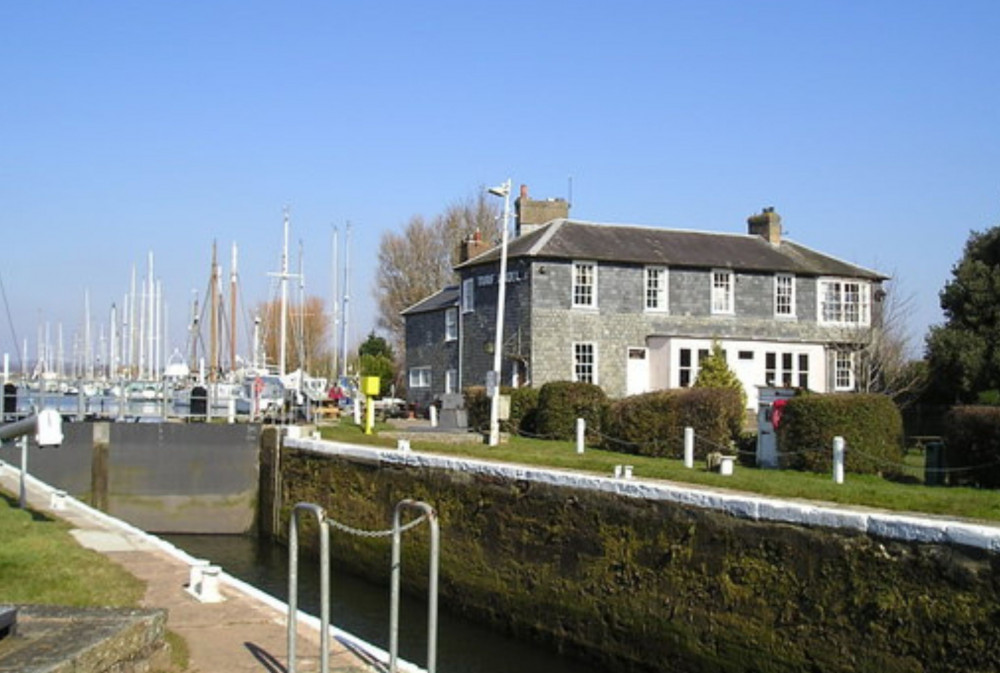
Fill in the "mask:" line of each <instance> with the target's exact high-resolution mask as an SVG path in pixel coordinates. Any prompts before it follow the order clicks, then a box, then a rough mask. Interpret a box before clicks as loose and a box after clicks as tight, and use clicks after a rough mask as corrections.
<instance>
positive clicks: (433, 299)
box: [400, 285, 458, 315]
mask: <svg viewBox="0 0 1000 673" xmlns="http://www.w3.org/2000/svg"><path fill="white" fill-rule="evenodd" d="M452 306H458V286H457V285H449V286H448V287H446V288H444V289H442V290H439V291H438V292H435V293H434V294H432V295H431V296H429V297H427V298H426V299H421V300H420V301H418V302H417V303H416V304H414V305H413V306H410V307H409V308H405V309H403V310H402V311H400V315H413V314H415V313H430V312H431V311H441V310H443V309H446V308H451V307H452Z"/></svg>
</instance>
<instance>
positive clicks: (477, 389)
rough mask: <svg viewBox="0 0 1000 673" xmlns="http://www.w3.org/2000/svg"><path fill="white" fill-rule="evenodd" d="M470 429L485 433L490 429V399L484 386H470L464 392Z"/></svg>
mask: <svg viewBox="0 0 1000 673" xmlns="http://www.w3.org/2000/svg"><path fill="white" fill-rule="evenodd" d="M462 395H463V396H464V397H465V413H466V417H467V419H468V423H469V428H470V429H472V430H478V431H485V430H489V428H490V398H489V397H487V396H486V388H485V387H484V386H469V387H468V388H466V389H465V390H463V391H462Z"/></svg>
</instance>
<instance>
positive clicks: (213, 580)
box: [197, 565, 222, 603]
mask: <svg viewBox="0 0 1000 673" xmlns="http://www.w3.org/2000/svg"><path fill="white" fill-rule="evenodd" d="M221 571H222V569H221V568H220V567H219V566H213V565H208V566H205V567H204V568H202V571H201V584H200V585H199V587H198V593H197V596H198V600H200V601H201V602H202V603H220V602H221V601H222V594H221V593H220V592H219V573H220V572H221Z"/></svg>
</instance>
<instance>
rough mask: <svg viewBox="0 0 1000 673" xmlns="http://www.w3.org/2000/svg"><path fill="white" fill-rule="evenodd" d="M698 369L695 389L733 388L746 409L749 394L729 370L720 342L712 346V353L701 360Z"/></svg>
mask: <svg viewBox="0 0 1000 673" xmlns="http://www.w3.org/2000/svg"><path fill="white" fill-rule="evenodd" d="M698 367H699V370H698V378H697V379H695V382H694V387H695V388H732V389H733V390H738V391H739V393H740V401H741V402H742V403H743V408H746V406H747V393H746V391H745V390H744V389H743V384H742V383H740V379H739V377H737V376H736V374H735V372H733V370H732V369H730V368H729V364H728V363H727V362H726V353H725V351H723V350H722V346H721V345H720V344H719V342H718V341H716V342H715V343H713V344H712V352H711V353H709V354H708V356H706V357H705V358H703V359H702V360H701V362H700V363H699V364H698Z"/></svg>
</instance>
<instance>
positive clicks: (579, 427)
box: [576, 418, 587, 454]
mask: <svg viewBox="0 0 1000 673" xmlns="http://www.w3.org/2000/svg"><path fill="white" fill-rule="evenodd" d="M586 434H587V422H586V421H585V420H583V419H582V418H578V419H576V452H577V453H579V454H582V453H583V438H584V437H585V436H586Z"/></svg>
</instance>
